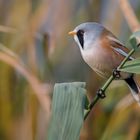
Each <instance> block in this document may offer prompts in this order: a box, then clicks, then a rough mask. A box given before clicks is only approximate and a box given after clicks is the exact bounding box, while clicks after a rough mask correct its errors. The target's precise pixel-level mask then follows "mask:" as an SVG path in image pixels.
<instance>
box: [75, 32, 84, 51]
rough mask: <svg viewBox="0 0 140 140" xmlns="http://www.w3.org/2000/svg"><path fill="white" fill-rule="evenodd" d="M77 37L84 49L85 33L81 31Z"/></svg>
mask: <svg viewBox="0 0 140 140" xmlns="http://www.w3.org/2000/svg"><path fill="white" fill-rule="evenodd" d="M77 37H78V39H79V42H80V44H81V46H82V48H84V31H83V30H79V31H78V32H77Z"/></svg>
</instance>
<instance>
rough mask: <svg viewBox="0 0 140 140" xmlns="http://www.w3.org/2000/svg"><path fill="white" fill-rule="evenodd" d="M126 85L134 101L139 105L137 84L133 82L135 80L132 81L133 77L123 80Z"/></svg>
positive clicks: (139, 90) (139, 93)
mask: <svg viewBox="0 0 140 140" xmlns="http://www.w3.org/2000/svg"><path fill="white" fill-rule="evenodd" d="M125 81H126V83H127V84H128V87H129V88H130V90H131V93H132V95H133V97H134V99H135V100H136V101H137V102H139V103H140V88H139V86H138V85H137V83H136V82H135V80H134V79H133V76H131V77H129V78H127V79H125Z"/></svg>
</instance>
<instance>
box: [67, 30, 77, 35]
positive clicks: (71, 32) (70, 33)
mask: <svg viewBox="0 0 140 140" xmlns="http://www.w3.org/2000/svg"><path fill="white" fill-rule="evenodd" d="M68 34H69V35H76V32H75V31H70V32H69V33H68Z"/></svg>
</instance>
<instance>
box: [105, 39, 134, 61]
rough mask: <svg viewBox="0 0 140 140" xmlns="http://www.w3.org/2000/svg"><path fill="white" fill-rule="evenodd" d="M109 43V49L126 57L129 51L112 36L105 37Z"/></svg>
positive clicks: (131, 58)
mask: <svg viewBox="0 0 140 140" xmlns="http://www.w3.org/2000/svg"><path fill="white" fill-rule="evenodd" d="M107 38H108V39H109V42H110V44H111V48H112V49H113V50H114V51H115V52H117V53H119V54H121V55H122V56H124V57H126V56H127V55H128V53H129V50H128V49H127V48H126V47H125V46H124V45H123V44H122V43H121V42H120V41H119V40H118V39H117V38H116V37H114V36H107ZM133 59H134V58H133V57H130V60H133Z"/></svg>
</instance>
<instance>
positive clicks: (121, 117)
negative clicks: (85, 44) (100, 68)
mask: <svg viewBox="0 0 140 140" xmlns="http://www.w3.org/2000/svg"><path fill="white" fill-rule="evenodd" d="M130 3H131V5H132V7H133V9H134V10H135V13H136V15H137V17H138V18H140V14H139V13H140V1H139V0H130ZM86 21H94V22H99V23H101V24H103V25H104V26H106V27H107V28H108V29H109V30H111V31H112V32H113V33H114V34H115V35H116V36H117V37H118V38H119V39H120V40H121V41H122V42H123V43H124V44H126V45H127V46H130V44H129V42H128V38H129V36H130V35H131V31H130V29H129V27H128V24H127V22H126V21H125V19H124V17H123V14H122V12H121V10H120V5H119V3H118V1H117V0H116V1H114V0H98V1H97V0H76V1H75V0H0V51H1V52H2V51H3V49H2V48H1V47H3V46H4V47H5V48H7V49H10V50H12V51H13V52H14V53H15V54H11V52H9V51H8V50H4V52H5V53H6V54H8V53H10V55H14V56H11V58H13V59H14V60H16V63H14V62H13V61H12V62H11V61H10V60H12V59H8V58H7V57H3V58H4V59H3V60H4V61H6V60H7V63H5V62H4V61H0V140H25V139H26V140H46V134H47V126H48V122H49V119H48V118H49V115H50V110H47V111H46V110H45V109H44V106H45V105H47V109H50V107H49V105H50V104H51V98H50V97H52V92H50V90H49V89H50V87H53V85H54V83H56V82H73V81H86V82H87V89H88V96H89V98H90V99H92V98H93V97H94V95H95V94H96V90H97V89H98V88H99V87H100V86H101V85H102V84H103V83H104V79H102V78H100V77H99V76H98V75H97V74H95V73H94V72H93V71H92V70H91V69H90V68H89V67H88V66H87V64H85V62H84V61H83V59H82V57H81V55H80V51H79V49H78V47H77V45H76V43H75V42H74V40H73V38H72V37H70V36H68V34H67V33H68V32H69V31H70V30H72V29H74V28H75V27H76V26H77V25H79V24H80V23H82V22H86ZM139 55H140V53H139V52H138V53H136V57H138V56H139ZM17 56H18V57H17ZM1 58H2V54H1V53H0V60H1ZM20 62H22V63H24V71H21V72H19V71H17V70H18V69H20V68H21V67H22V65H20V66H19V67H18V64H19V63H20ZM9 63H10V65H9ZM17 67H18V68H17ZM27 72H28V74H27ZM31 76H32V77H31ZM136 78H137V79H138V82H139V84H140V77H138V76H136ZM35 81H36V83H37V86H38V85H39V86H38V87H37V86H35V85H34V84H33V83H34V82H35ZM32 84H33V85H32ZM40 85H41V87H40ZM42 88H44V90H43V92H46V93H45V94H44V93H43V95H42V96H43V98H42V96H40V95H38V93H40V92H41V90H39V89H42ZM44 95H45V97H46V100H44V99H45V98H44ZM129 95H130V93H129V89H128V88H127V86H126V84H125V83H124V82H122V81H119V82H113V83H112V84H111V86H110V87H109V89H108V90H107V97H106V98H105V99H104V100H101V101H100V102H99V103H98V104H97V105H96V107H95V109H94V110H93V111H92V113H91V114H90V116H89V117H88V119H87V120H86V122H85V124H84V126H83V128H82V131H81V135H80V140H91V139H94V140H140V112H139V109H140V108H139V106H138V105H137V104H136V103H135V102H134V101H133V99H132V97H131V95H130V96H129ZM43 102H46V104H45V103H44V104H43ZM47 103H48V104H47ZM46 118H47V119H46Z"/></svg>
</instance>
